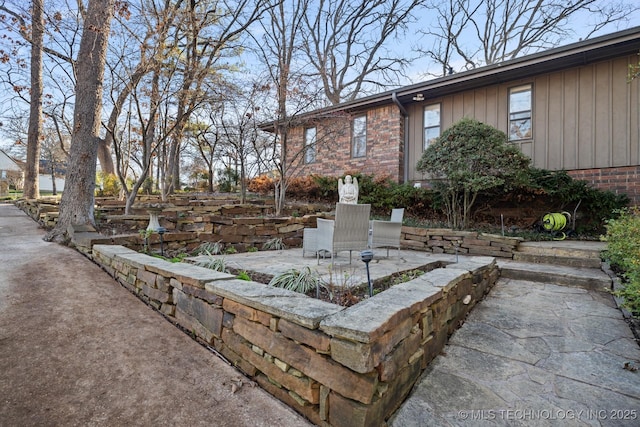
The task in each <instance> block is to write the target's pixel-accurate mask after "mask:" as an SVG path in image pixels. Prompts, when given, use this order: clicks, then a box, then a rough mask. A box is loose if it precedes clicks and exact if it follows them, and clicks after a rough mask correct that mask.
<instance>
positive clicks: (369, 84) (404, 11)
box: [302, 0, 425, 105]
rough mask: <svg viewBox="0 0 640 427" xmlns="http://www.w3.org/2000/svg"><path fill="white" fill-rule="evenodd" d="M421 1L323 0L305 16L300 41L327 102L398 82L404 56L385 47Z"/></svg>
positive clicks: (349, 99)
mask: <svg viewBox="0 0 640 427" xmlns="http://www.w3.org/2000/svg"><path fill="white" fill-rule="evenodd" d="M424 3H425V0H412V1H408V2H407V1H401V0H374V1H366V0H362V1H357V2H354V1H349V0H321V1H318V2H311V3H309V5H308V10H307V13H305V14H304V15H303V19H304V23H305V28H304V31H305V37H304V39H303V40H304V42H303V45H302V46H303V47H304V52H305V53H306V55H307V57H308V59H309V61H310V64H311V66H312V67H313V70H314V73H315V74H316V75H317V76H318V77H319V78H320V80H321V82H322V87H323V90H324V95H325V96H326V98H327V99H328V100H329V102H330V103H331V104H334V105H335V104H338V103H340V102H343V101H351V100H353V99H355V98H356V97H357V96H360V95H362V94H363V91H365V90H366V91H368V92H371V91H377V90H379V89H381V88H382V89H384V88H386V87H388V86H389V85H398V82H399V76H402V72H403V69H404V67H405V66H406V65H407V63H408V60H407V58H403V57H401V56H400V54H398V53H397V50H395V51H394V49H389V48H387V44H388V42H389V41H390V40H391V39H392V38H393V37H394V36H396V35H399V33H400V32H402V31H404V30H405V29H406V24H407V23H408V22H410V21H411V19H412V12H413V11H415V10H416V9H418V8H419V7H420V6H421V5H423V4H424Z"/></svg>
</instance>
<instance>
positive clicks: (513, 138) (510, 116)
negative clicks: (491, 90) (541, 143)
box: [507, 83, 533, 142]
mask: <svg viewBox="0 0 640 427" xmlns="http://www.w3.org/2000/svg"><path fill="white" fill-rule="evenodd" d="M524 92H528V93H529V105H528V107H529V108H528V109H519V110H514V109H513V108H515V107H514V106H513V105H514V104H515V100H514V99H513V96H514V95H517V94H519V93H524ZM507 100H508V106H507V111H508V113H507V136H508V138H509V142H519V141H528V140H532V139H533V83H526V84H521V85H518V86H513V87H510V88H509V91H508V99H507ZM526 121H528V122H529V123H528V128H527V131H526V132H525V134H524V135H522V134H521V135H517V134H516V132H515V131H513V130H512V129H517V131H518V132H520V130H521V128H522V126H523V124H524V122H526ZM518 122H521V123H520V124H516V123H518ZM514 126H515V127H514Z"/></svg>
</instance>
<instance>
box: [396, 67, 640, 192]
mask: <svg viewBox="0 0 640 427" xmlns="http://www.w3.org/2000/svg"><path fill="white" fill-rule="evenodd" d="M634 61H635V63H636V64H637V61H638V59H637V55H635V56H627V57H623V58H617V59H614V60H609V61H603V62H598V63H594V64H588V65H584V66H581V67H577V68H570V69H566V70H563V71H560V72H554V73H549V74H543V75H538V76H536V77H533V78H529V79H522V80H515V81H510V82H504V83H500V84H496V85H494V86H488V87H483V88H480V89H476V90H473V91H468V92H460V93H455V94H451V95H448V96H445V97H442V98H437V99H425V101H423V102H419V103H415V104H412V105H408V106H407V107H406V108H407V110H408V111H409V115H410V119H409V123H410V125H409V126H410V130H409V135H410V139H409V153H408V156H409V162H408V163H409V174H408V176H409V180H411V181H420V180H423V179H425V177H424V176H423V175H422V174H421V173H420V172H418V171H416V168H415V166H416V162H417V160H418V159H419V158H420V156H421V155H422V152H423V148H422V147H423V126H424V125H423V109H424V107H425V106H427V105H431V104H434V103H440V105H441V128H442V130H444V129H446V128H448V127H449V126H451V125H452V124H453V123H455V122H457V121H458V120H460V119H461V118H463V117H473V118H476V119H478V120H480V121H482V122H484V123H487V124H490V125H492V126H494V127H496V128H498V129H500V130H502V131H505V132H507V128H508V114H509V112H508V99H509V89H510V88H512V87H515V86H519V85H523V84H531V85H532V88H533V96H532V104H533V105H532V116H533V117H532V130H533V133H532V138H531V139H528V140H522V141H517V142H514V144H516V145H518V146H519V147H520V149H521V150H522V152H523V153H524V154H526V155H527V156H529V157H531V159H532V163H533V165H534V166H536V167H539V168H543V169H549V170H563V169H564V170H567V171H575V173H572V174H573V175H574V176H575V177H581V176H584V177H587V180H588V181H590V182H591V183H592V185H594V186H595V187H598V188H603V189H611V190H612V191H614V192H617V193H621V192H622V193H627V194H628V195H629V197H630V198H631V199H632V200H633V201H634V203H636V204H639V203H640V195H638V190H637V186H636V185H634V184H635V182H634V181H633V179H637V167H636V166H638V165H640V136H639V135H640V108H639V105H640V84H639V83H640V82H638V79H636V80H634V81H632V82H629V81H628V79H627V73H628V70H629V65H630V64H633V63H634ZM625 167H632V170H635V175H633V174H631V175H629V173H628V172H627V170H626V169H624V168H625ZM618 168H620V170H619V171H618ZM578 171H585V172H584V173H579V172H578ZM612 175H618V178H616V185H610V184H611V178H610V177H611V176H612ZM623 182H625V183H626V184H624V185H623V184H622V183H623Z"/></svg>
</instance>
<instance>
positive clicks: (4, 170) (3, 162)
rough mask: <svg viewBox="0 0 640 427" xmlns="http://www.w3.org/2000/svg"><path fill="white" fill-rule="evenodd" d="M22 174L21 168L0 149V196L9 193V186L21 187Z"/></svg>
mask: <svg viewBox="0 0 640 427" xmlns="http://www.w3.org/2000/svg"><path fill="white" fill-rule="evenodd" d="M23 179H24V174H23V172H22V168H21V167H20V165H19V164H18V162H16V161H15V160H14V159H13V158H11V156H9V155H8V154H7V153H5V152H4V151H2V150H0V197H5V196H7V195H8V194H9V187H10V186H14V187H17V188H20V187H22V182H23Z"/></svg>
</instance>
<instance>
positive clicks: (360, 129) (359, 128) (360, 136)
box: [352, 116, 367, 157]
mask: <svg viewBox="0 0 640 427" xmlns="http://www.w3.org/2000/svg"><path fill="white" fill-rule="evenodd" d="M352 135H353V141H352V153H353V154H352V155H353V157H364V156H366V155H367V116H358V117H355V118H354V119H353V132H352Z"/></svg>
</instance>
